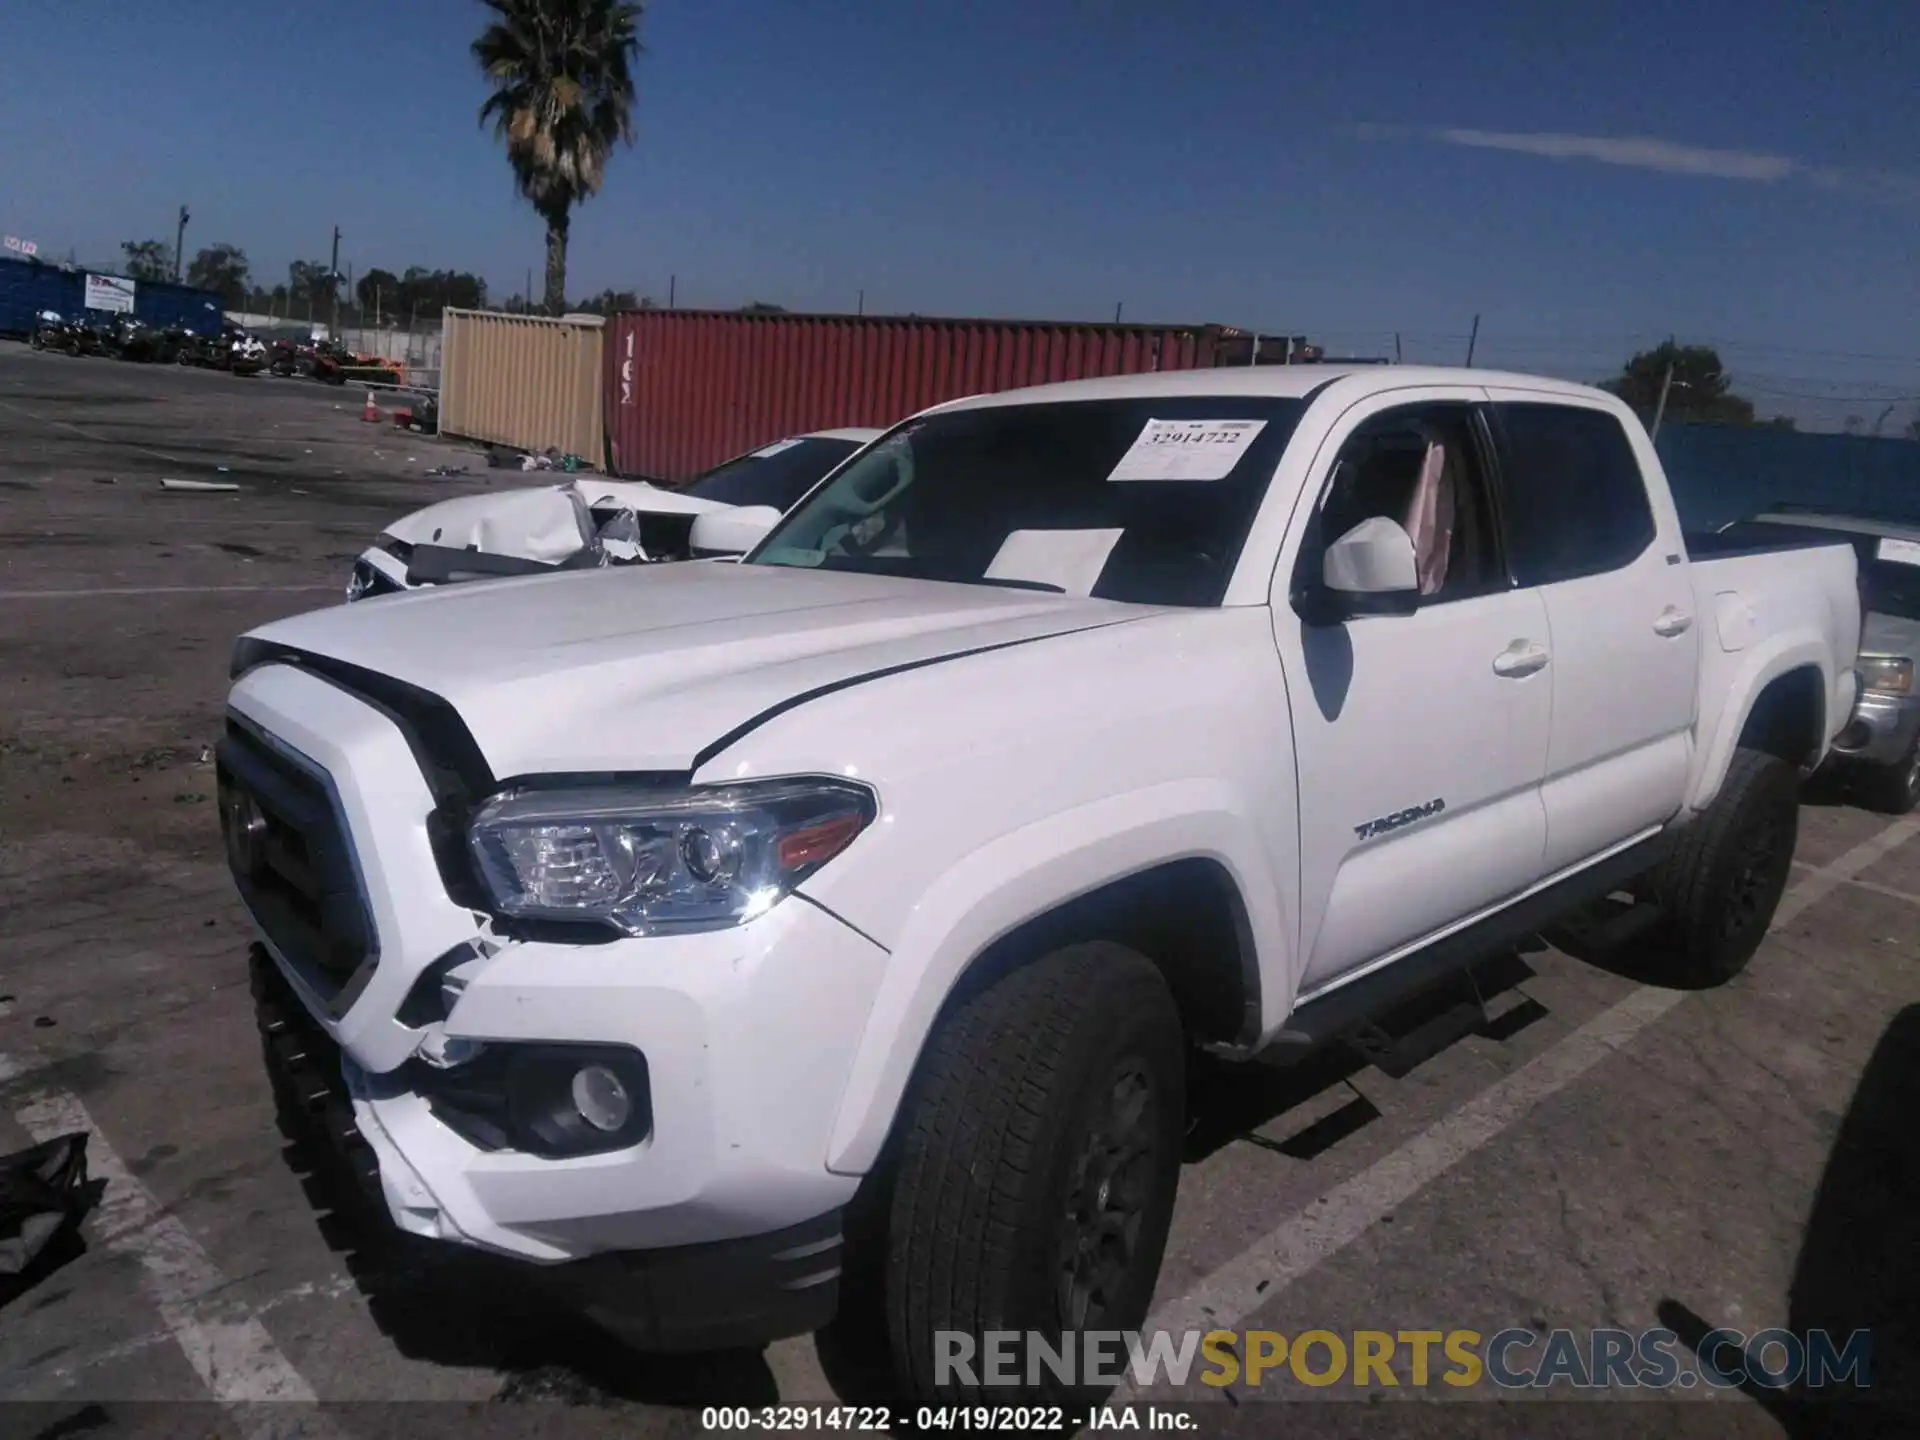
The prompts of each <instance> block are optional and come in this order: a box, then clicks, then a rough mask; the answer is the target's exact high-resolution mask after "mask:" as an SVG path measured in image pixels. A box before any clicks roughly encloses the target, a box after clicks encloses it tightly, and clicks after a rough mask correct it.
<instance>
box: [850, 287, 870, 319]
mask: <svg viewBox="0 0 1920 1440" xmlns="http://www.w3.org/2000/svg"><path fill="white" fill-rule="evenodd" d="M853 313H854V314H856V315H864V314H866V313H867V292H866V291H865V290H862V291H861V292H860V298H859V299H858V300H856V301H854V303H853Z"/></svg>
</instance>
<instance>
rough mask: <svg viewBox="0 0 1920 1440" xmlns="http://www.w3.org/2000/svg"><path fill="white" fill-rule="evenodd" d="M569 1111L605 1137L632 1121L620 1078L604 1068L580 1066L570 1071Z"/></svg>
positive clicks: (631, 1104) (630, 1103)
mask: <svg viewBox="0 0 1920 1440" xmlns="http://www.w3.org/2000/svg"><path fill="white" fill-rule="evenodd" d="M573 1108H574V1109H576V1110H578V1111H579V1112H580V1118H581V1119H582V1120H584V1121H586V1122H587V1123H588V1124H589V1125H591V1126H593V1128H594V1129H596V1130H604V1131H606V1132H607V1133H608V1134H612V1133H613V1132H614V1131H616V1130H619V1129H622V1128H624V1127H625V1125H626V1123H627V1121H629V1120H631V1119H632V1118H633V1101H632V1100H631V1099H630V1098H628V1096H627V1087H626V1086H624V1085H622V1084H621V1083H620V1077H619V1076H618V1075H616V1074H614V1073H613V1071H611V1070H609V1069H608V1068H607V1067H606V1066H604V1065H583V1066H581V1067H580V1068H579V1069H578V1070H576V1071H574V1072H573Z"/></svg>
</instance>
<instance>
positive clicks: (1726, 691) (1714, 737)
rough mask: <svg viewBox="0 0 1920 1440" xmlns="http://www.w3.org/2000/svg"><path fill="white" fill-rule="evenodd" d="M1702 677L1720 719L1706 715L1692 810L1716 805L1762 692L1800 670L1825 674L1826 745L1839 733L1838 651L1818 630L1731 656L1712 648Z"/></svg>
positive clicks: (1778, 638) (1690, 799) (1690, 800)
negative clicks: (1836, 718)
mask: <svg viewBox="0 0 1920 1440" xmlns="http://www.w3.org/2000/svg"><path fill="white" fill-rule="evenodd" d="M1705 655H1706V665H1705V667H1704V671H1703V675H1702V690H1701V693H1702V694H1703V695H1707V696H1712V695H1718V696H1720V697H1721V701H1720V709H1719V711H1718V713H1717V714H1714V713H1709V712H1708V710H1707V709H1706V707H1705V706H1703V707H1702V710H1701V716H1700V721H1701V732H1700V733H1701V744H1700V747H1699V750H1698V751H1697V754H1698V756H1699V760H1698V764H1697V768H1696V772H1695V775H1694V781H1693V786H1692V792H1691V794H1690V795H1689V796H1688V802H1687V804H1688V809H1690V810H1694V811H1699V810H1704V809H1706V808H1707V806H1708V805H1710V804H1712V803H1713V798H1714V796H1715V795H1717V794H1718V793H1719V791H1720V784H1721V782H1722V781H1723V780H1725V779H1726V776H1727V767H1728V766H1729V765H1731V764H1732V763H1733V752H1734V750H1735V748H1736V747H1737V746H1738V745H1739V743H1740V732H1741V731H1742V730H1743V729H1744V728H1745V727H1746V723H1747V717H1748V716H1750V715H1751V714H1752V713H1753V707H1754V704H1755V702H1757V701H1758V700H1759V698H1760V695H1761V693H1762V692H1763V691H1764V690H1765V689H1766V688H1767V686H1768V685H1770V684H1772V683H1773V682H1774V681H1775V680H1777V679H1779V678H1780V677H1781V676H1782V675H1786V674H1788V673H1790V672H1791V671H1794V670H1800V669H1805V668H1809V667H1811V668H1812V669H1815V670H1817V671H1818V672H1819V674H1820V703H1821V714H1820V717H1819V718H1820V723H1819V735H1820V746H1821V749H1822V752H1823V753H1824V750H1825V747H1826V744H1827V742H1828V741H1830V740H1831V739H1832V738H1833V733H1834V730H1835V729H1836V728H1837V727H1836V726H1835V725H1834V723H1833V711H1832V707H1833V704H1834V696H1835V686H1836V683H1837V681H1836V677H1835V673H1834V665H1833V650H1832V647H1831V645H1830V644H1829V643H1828V641H1827V638H1826V637H1825V636H1824V635H1822V634H1821V633H1820V632H1819V631H1817V630H1813V629H1805V630H1792V631H1787V632H1785V633H1783V634H1779V635H1770V636H1767V637H1766V638H1765V639H1763V640H1761V641H1759V642H1758V643H1756V644H1755V645H1754V646H1753V648H1752V649H1750V650H1749V649H1743V650H1737V651H1727V650H1725V649H1712V648H1709V649H1708V650H1707V651H1706V652H1705Z"/></svg>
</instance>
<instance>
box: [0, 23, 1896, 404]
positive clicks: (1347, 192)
mask: <svg viewBox="0 0 1920 1440" xmlns="http://www.w3.org/2000/svg"><path fill="white" fill-rule="evenodd" d="M14 8H15V9H16V10H17V11H18V12H19V13H16V14H12V15H10V16H9V17H8V21H7V24H6V29H5V37H6V38H5V52H6V59H5V64H4V72H5V76H6V83H5V85H4V86H0V133H3V134H4V135H5V136H6V137H8V138H7V141H6V143H5V146H4V149H0V228H4V229H5V230H6V231H8V232H9V233H13V234H16V235H27V236H31V237H32V238H34V239H35V240H37V241H38V242H39V243H40V244H41V246H42V247H43V249H44V250H45V251H47V252H48V253H57V254H64V253H65V252H66V251H67V250H68V249H69V248H72V249H74V250H76V251H77V252H78V253H79V255H80V257H81V259H83V260H96V261H97V260H101V259H104V258H106V257H109V256H112V255H114V254H115V253H116V252H117V246H118V243H119V241H120V240H122V239H126V238H132V237H145V236H164V237H165V238H167V239H169V240H170V239H171V237H172V217H173V213H174V209H175V206H176V205H177V204H179V203H180V202H181V201H183V200H184V201H185V202H186V203H187V204H188V205H189V207H190V208H191V210H192V213H193V220H192V223H191V225H190V227H189V229H188V249H189V252H191V251H192V250H193V249H194V248H196V247H197V246H199V245H203V244H207V243H209V242H212V241H215V240H227V241H231V242H233V243H235V244H238V245H240V246H241V247H242V248H243V249H245V250H246V252H247V254H248V255H249V257H250V258H251V259H252V261H253V262H254V268H255V272H256V274H257V275H268V276H271V277H273V278H279V277H282V276H284V273H285V268H286V265H287V263H288V262H289V261H290V260H293V259H296V258H301V257H306V258H317V259H324V258H325V256H326V251H327V244H328V240H329V238H330V235H331V232H332V227H333V226H334V225H335V224H336V223H337V224H339V225H340V227H341V229H342V231H343V232H344V239H343V242H342V250H341V260H342V267H343V268H345V266H346V265H347V264H348V263H352V264H353V265H354V266H355V268H356V269H357V270H360V271H364V270H365V269H366V268H367V267H368V266H370V265H375V264H378V265H383V266H386V267H387V268H390V269H399V268H401V267H403V266H405V265H408V264H421V265H427V266H450V267H455V268H461V269H472V270H476V271H478V272H480V273H481V274H483V275H484V276H485V277H486V278H487V280H488V281H489V283H490V285H491V286H492V289H493V293H494V294H495V295H496V296H499V297H504V296H506V295H507V294H509V293H511V292H513V291H517V290H519V289H520V288H521V287H522V286H523V285H524V283H525V278H524V277H525V274H526V270H527V268H528V267H529V266H534V267H536V273H537V267H538V264H539V261H540V254H541V230H540V226H539V222H538V221H537V219H536V218H535V217H534V216H533V215H532V213H531V212H530V211H528V210H527V209H526V207H525V206H524V205H523V204H522V203H521V202H519V201H518V199H517V198H516V197H515V195H514V193H513V191H512V187H511V184H510V181H509V177H508V172H507V168H506V165H505V162H504V160H503V159H502V157H501V155H500V152H499V150H498V148H497V146H496V145H495V142H494V141H493V140H492V138H491V137H490V136H489V135H488V134H486V133H485V132H483V131H482V130H481V129H480V128H479V126H478V124H477V123H476V120H475V110H476V107H477V105H478V104H479V101H480V99H481V97H482V94H483V91H482V88H481V83H480V79H479V77H478V75H477V73H476V71H475V69H474V67H473V65H472V63H471V61H470V60H469V58H468V56H467V53H466V44H467V42H468V41H469V40H470V38H471V37H472V34H473V33H474V32H475V30H476V29H477V27H478V24H479V23H480V17H481V14H482V12H481V10H480V8H479V6H478V5H477V4H470V3H468V0H406V3H399V4H396V3H392V0H385V3H380V4H375V3H371V0H329V3H327V4H325V5H294V4H288V3H284V0H282V3H270V4H255V5H251V6H236V5H232V4H230V3H227V0H146V3H143V4H140V5H132V4H126V3H111V4H109V3H106V0H68V3H64V4H60V5H41V6H34V7H14ZM1912 20H1913V15H1912V3H1911V0H1831V3H1829V4H1827V5H1824V6H1819V5H1813V4H1809V3H1804V0H1738V3H1736V0H1692V3H1689V4H1687V5H1683V6H1659V7H1656V6H1651V5H1648V4H1646V3H1645V0H1641V3H1637V4H1632V5H1628V4H1610V3H1605V0H1582V3H1580V4H1578V5H1555V4H1541V3H1539V0H1528V3H1508V0H1458V3H1456V4H1453V5H1450V6H1430V5H1417V4H1414V3H1412V0H1394V3H1372V0H1346V3H1343V4H1340V5H1335V6H1305V5H1282V4H1278V3H1274V0H1188V3H1185V4H1180V5H1167V4H1165V3H1156V4H1146V3H1142V0H1106V3H1095V0H973V3H970V4H967V5H936V4H931V3H924V0H893V3H883V0H841V3H833V0H807V3H802V0H656V3H655V4H654V5H653V6H652V7H651V9H650V11H649V14H648V17H647V20H646V23H645V26H644V29H643V34H644V38H645V40H646V43H647V46H648V54H647V55H646V56H645V57H644V58H643V59H642V61H641V66H640V75H639V78H640V104H639V110H638V124H639V132H640V133H639V144H638V146H637V148H636V149H634V150H633V151H631V152H626V153H622V154H620V155H618V156H617V157H616V158H615V160H614V161H613V164H612V166H611V168H610V173H609V178H608V184H607V189H606V192H605V193H604V194H603V195H602V196H601V197H600V198H599V199H597V200H595V201H594V202H592V203H591V204H589V205H588V206H586V207H585V208H584V209H583V210H582V211H580V212H579V214H578V215H577V217H576V219H575V223H574V231H573V248H572V274H571V280H572V283H571V284H570V286H569V289H570V291H572V292H573V293H575V294H584V293H590V292H592V291H594V290H598V289H600V288H602V287H604V286H608V285H613V286H619V287H623V288H624V287H630V288H634V289H637V290H640V291H642V292H646V293H651V294H653V295H656V296H658V297H660V298H662V299H664V298H665V296H666V292H667V288H668V283H669V279H668V277H669V276H670V275H671V276H677V277H678V279H677V298H678V300H679V302H680V303H681V304H682V305H699V306H716V307H731V306H735V305H738V304H740V303H742V302H744V301H746V300H748V299H763V300H770V301H775V302H778V303H780V304H783V305H786V306H788V307H789V308H792V309H832V310H840V309H848V310H850V309H852V308H853V306H854V304H855V299H856V296H857V294H858V293H859V291H861V290H862V289H864V290H865V292H866V307H867V310H868V311H869V312H870V313H872V312H877V311H908V310H914V311H919V312H921V313H946V314H985V315H1003V316H1026V317H1049V318H1085V319H1111V318H1112V315H1113V311H1114V306H1115V305H1116V303H1124V306H1125V312H1124V313H1125V315H1126V318H1128V319H1138V320H1157V321H1171V322H1183V323H1184V322H1194V321H1206V320H1217V321H1223V322H1227V323H1232V324H1239V325H1244V326H1248V327H1250V328H1257V329H1263V330H1283V329H1284V330H1290V331H1295V332H1305V333H1308V334H1311V335H1314V336H1315V337H1317V338H1322V339H1324V340H1326V341H1327V342H1328V343H1329V344H1330V345H1332V346H1333V347H1335V348H1338V349H1343V350H1362V351H1366V352H1369V353H1391V350H1392V347H1393V343H1394V334H1395V332H1398V333H1399V335H1400V337H1401V344H1402V347H1403V353H1404V354H1405V355H1406V357H1407V358H1408V359H1443V360H1457V359H1458V358H1460V356H1461V354H1463V353H1464V349H1465V343H1466V334H1467V331H1468V328H1469V326H1470V324H1471V321H1472V317H1473V316H1474V315H1475V314H1476V313H1478V314H1479V315H1480V316H1481V332H1480V345H1479V355H1478V357H1477V358H1478V359H1479V360H1480V361H1482V362H1483V363H1494V364H1508V365H1515V366H1524V367H1529V368H1541V369H1548V370H1552V371H1554V372H1555V373H1567V374H1574V375H1580V376H1587V375H1594V376H1597V375H1599V374H1603V373H1606V372H1608V371H1611V370H1612V369H1614V368H1616V367H1617V366H1618V364H1619V363H1620V361H1621V360H1622V359H1624V358H1625V355H1626V353H1627V352H1628V351H1629V350H1630V349H1631V348H1632V347H1633V346H1634V345H1635V344H1647V343H1652V342H1653V341H1656V340H1657V339H1659V338H1661V337H1663V336H1664V335H1666V334H1667V333H1668V332H1669V331H1672V332H1674V333H1676V334H1678V335H1679V336H1680V337H1681V338H1682V339H1692V338H1699V339H1707V340H1713V341H1717V342H1719V343H1721V344H1722V345H1723V346H1724V347H1725V349H1724V353H1726V355H1727V358H1728V360H1729V362H1730V364H1731V365H1732V366H1733V367H1734V368H1735V369H1736V372H1737V373H1738V374H1739V375H1740V376H1741V377H1742V378H1743V380H1744V381H1745V382H1746V384H1747V388H1748V389H1749V390H1750V391H1752V392H1753V393H1754V394H1755V398H1756V399H1757V400H1758V401H1759V402H1760V403H1761V405H1762V407H1763V409H1766V408H1780V409H1784V410H1789V411H1797V412H1799V413H1802V414H1811V413H1813V412H1814V411H1816V410H1823V411H1830V412H1832V413H1833V414H1835V415H1837V414H1838V413H1839V411H1840V410H1842V409H1844V410H1845V411H1847V412H1849V413H1859V412H1862V411H1864V412H1865V413H1866V415H1867V418H1868V419H1869V420H1871V419H1873V418H1875V417H1876V416H1877V414H1878V413H1879V410H1880V408H1881V405H1880V402H1882V401H1884V402H1892V401H1894V400H1896V399H1898V398H1902V397H1909V396H1920V340H1917V339H1916V334H1917V333H1920V327H1917V326H1916V321H1920V265H1916V260H1917V259H1920V244H1916V236H1917V235H1920V154H1916V153H1915V152H1916V137H1920V84H1917V83H1916V82H1915V78H1914V77H1915V76H1916V75H1917V74H1920V26H1915V25H1914V24H1913V23H1912ZM337 117H357V119H358V121H359V123H358V124H357V125H354V124H349V125H344V126H336V125H335V124H334V123H332V122H333V121H334V120H335V119H336V118H337ZM536 283H537V281H536ZM1808 395H1822V396H1828V397H1834V398H1832V399H1831V400H1830V401H1828V402H1825V403H1824V404H1823V405H1822V406H1816V405H1815V404H1814V402H1812V401H1809V400H1806V399H1805V398H1804V397H1806V396H1808ZM1836 407H1838V408H1837V409H1836ZM1912 411H1913V407H1912V405H1911V404H1903V405H1902V406H1901V407H1900V409H1899V410H1898V412H1897V413H1896V414H1895V416H1894V418H1893V421H1892V424H1893V426H1894V427H1895V428H1898V427H1899V426H1900V425H1902V424H1904V423H1905V421H1906V420H1907V419H1910V418H1913V416H1912Z"/></svg>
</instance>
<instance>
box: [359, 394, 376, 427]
mask: <svg viewBox="0 0 1920 1440" xmlns="http://www.w3.org/2000/svg"><path fill="white" fill-rule="evenodd" d="M360 418H361V419H362V420H371V421H372V422H373V423H374V424H376V425H377V424H379V423H380V407H379V406H378V405H376V404H374V403H373V392H372V391H371V390H369V391H367V408H366V409H364V410H362V411H361V412H360Z"/></svg>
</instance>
